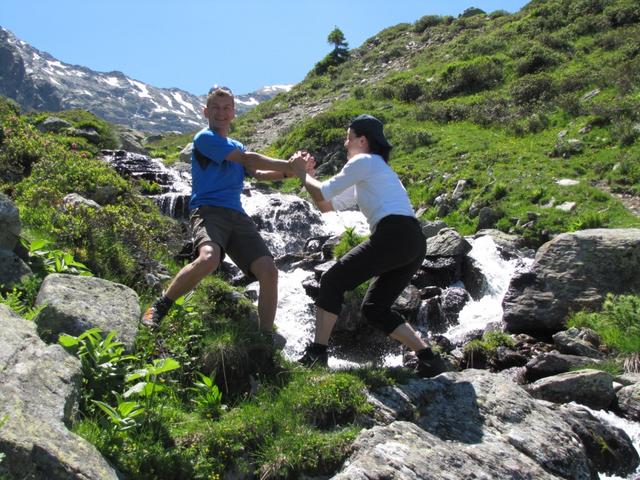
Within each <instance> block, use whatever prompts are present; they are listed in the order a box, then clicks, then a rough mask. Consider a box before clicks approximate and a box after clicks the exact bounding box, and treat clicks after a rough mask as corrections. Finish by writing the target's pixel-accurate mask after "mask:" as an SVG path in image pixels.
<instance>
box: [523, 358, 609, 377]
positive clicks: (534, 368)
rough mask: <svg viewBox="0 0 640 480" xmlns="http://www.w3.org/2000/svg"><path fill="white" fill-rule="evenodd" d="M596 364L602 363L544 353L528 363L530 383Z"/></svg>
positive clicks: (588, 359) (591, 359)
mask: <svg viewBox="0 0 640 480" xmlns="http://www.w3.org/2000/svg"><path fill="white" fill-rule="evenodd" d="M594 363H600V360H594V359H593V358H589V357H580V356H578V355H565V354H562V353H558V352H549V353H543V354H541V355H539V356H537V357H535V358H532V359H531V360H529V362H528V363H527V365H526V367H527V378H528V379H529V381H531V382H535V381H536V380H539V379H541V378H544V377H550V376H552V375H557V374H559V373H565V372H568V371H570V370H574V369H576V368H579V367H584V366H586V365H593V364H594Z"/></svg>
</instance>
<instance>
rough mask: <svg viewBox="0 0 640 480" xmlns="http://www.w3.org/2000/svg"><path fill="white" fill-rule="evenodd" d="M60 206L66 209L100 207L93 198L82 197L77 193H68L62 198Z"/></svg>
mask: <svg viewBox="0 0 640 480" xmlns="http://www.w3.org/2000/svg"><path fill="white" fill-rule="evenodd" d="M62 208H64V209H67V210H76V209H78V208H95V209H98V208H101V207H100V205H98V204H97V203H96V202H95V201H94V200H91V199H89V198H84V197H83V196H82V195H79V194H77V193H68V194H67V195H65V196H64V198H63V199H62Z"/></svg>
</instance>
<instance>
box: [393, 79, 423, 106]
mask: <svg viewBox="0 0 640 480" xmlns="http://www.w3.org/2000/svg"><path fill="white" fill-rule="evenodd" d="M397 95H398V99H399V100H401V101H403V102H413V101H415V100H417V99H418V98H420V96H421V95H422V86H421V85H420V84H419V83H418V82H412V81H409V82H406V83H405V82H403V83H402V84H401V85H400V86H399V87H398V94H397Z"/></svg>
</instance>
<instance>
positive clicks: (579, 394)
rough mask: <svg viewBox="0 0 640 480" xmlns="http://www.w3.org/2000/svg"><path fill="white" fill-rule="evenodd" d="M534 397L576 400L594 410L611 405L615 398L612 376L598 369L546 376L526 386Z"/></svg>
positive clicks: (566, 400)
mask: <svg viewBox="0 0 640 480" xmlns="http://www.w3.org/2000/svg"><path fill="white" fill-rule="evenodd" d="M528 391H529V393H531V395H533V396H534V397H536V398H540V399H543V400H548V401H550V402H555V403H569V402H576V403H580V404H582V405H586V406H587V407H590V408H593V409H595V410H600V409H607V408H609V407H611V405H612V404H613V402H614V401H615V399H616V395H615V392H614V390H613V377H611V375H610V374H608V373H607V372H601V371H599V370H580V371H577V372H567V373H561V374H558V375H554V376H552V377H546V378H543V379H540V380H537V381H535V382H534V383H532V384H531V385H529V386H528Z"/></svg>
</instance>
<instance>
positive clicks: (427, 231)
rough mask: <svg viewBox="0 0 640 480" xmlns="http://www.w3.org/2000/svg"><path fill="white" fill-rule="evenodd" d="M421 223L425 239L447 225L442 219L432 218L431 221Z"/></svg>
mask: <svg viewBox="0 0 640 480" xmlns="http://www.w3.org/2000/svg"><path fill="white" fill-rule="evenodd" d="M421 223H422V233H423V235H424V236H425V237H426V238H427V239H429V238H431V237H433V236H435V235H437V234H438V232H439V231H440V230H442V229H443V228H446V227H447V224H446V223H444V222H443V221H442V220H433V221H426V222H421Z"/></svg>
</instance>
